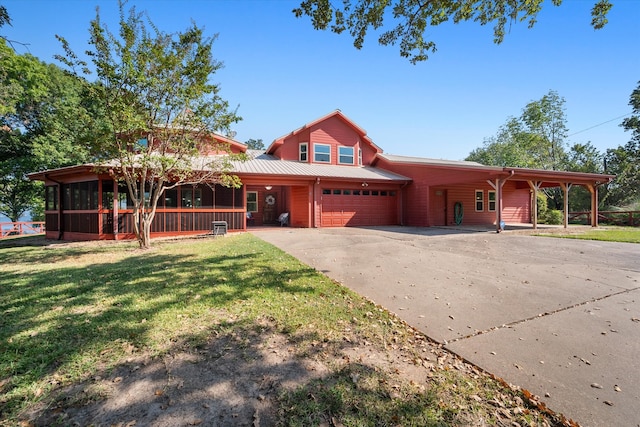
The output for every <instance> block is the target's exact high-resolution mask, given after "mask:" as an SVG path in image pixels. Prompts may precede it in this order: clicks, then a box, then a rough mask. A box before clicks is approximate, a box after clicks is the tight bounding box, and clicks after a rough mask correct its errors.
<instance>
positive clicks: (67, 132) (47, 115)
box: [0, 39, 90, 221]
mask: <svg viewBox="0 0 640 427" xmlns="http://www.w3.org/2000/svg"><path fill="white" fill-rule="evenodd" d="M0 64H2V67H1V68H0V101H2V102H0V213H2V214H4V215H6V216H7V217H9V218H10V219H11V220H12V221H18V220H19V218H20V217H21V216H22V215H23V214H25V213H26V212H28V211H30V212H31V213H32V216H33V213H34V211H42V201H43V199H44V198H43V186H42V183H40V182H33V181H30V180H29V179H27V177H26V175H27V174H28V173H30V172H36V171H40V170H45V169H53V168H57V167H62V166H68V165H72V164H77V163H82V162H85V161H87V160H89V154H90V144H88V143H87V141H88V140H89V139H88V137H87V135H88V132H87V130H88V127H87V122H89V120H88V117H89V103H87V99H86V94H87V85H86V82H85V81H84V80H82V79H79V78H78V77H76V76H72V75H70V74H69V73H68V72H66V71H64V70H62V69H61V68H59V67H57V66H55V65H52V64H45V63H44V62H42V61H40V60H38V58H35V57H34V56H32V55H29V54H25V55H18V54H17V53H16V52H15V51H14V50H13V49H11V48H10V47H9V46H8V45H7V44H6V42H5V41H4V40H2V39H0Z"/></svg>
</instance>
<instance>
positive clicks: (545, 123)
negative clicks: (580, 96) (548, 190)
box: [521, 90, 567, 170]
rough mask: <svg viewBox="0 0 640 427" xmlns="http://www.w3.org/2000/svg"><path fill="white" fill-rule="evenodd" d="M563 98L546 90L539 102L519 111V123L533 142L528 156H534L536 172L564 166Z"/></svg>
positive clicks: (565, 135)
mask: <svg viewBox="0 0 640 427" xmlns="http://www.w3.org/2000/svg"><path fill="white" fill-rule="evenodd" d="M564 103H565V99H564V98H563V97H561V96H560V95H558V92H556V91H553V90H550V91H549V93H547V94H546V95H544V96H543V97H542V98H541V99H540V100H539V101H532V102H530V103H529V104H527V106H526V107H525V108H524V110H523V111H522V116H521V120H522V122H523V124H524V125H525V127H526V129H527V131H528V132H529V134H530V135H534V138H535V141H534V143H533V144H532V147H535V151H534V152H533V153H532V154H534V156H536V157H537V159H536V163H537V166H536V167H538V168H540V169H549V170H559V169H563V168H564V165H565V164H566V147H565V145H566V144H565V142H564V140H565V138H566V137H567V118H566V116H565V111H564Z"/></svg>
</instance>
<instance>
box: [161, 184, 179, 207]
mask: <svg viewBox="0 0 640 427" xmlns="http://www.w3.org/2000/svg"><path fill="white" fill-rule="evenodd" d="M164 207H165V208H177V207H178V189H177V188H172V189H170V190H164Z"/></svg>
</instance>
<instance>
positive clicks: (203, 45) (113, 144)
mask: <svg viewBox="0 0 640 427" xmlns="http://www.w3.org/2000/svg"><path fill="white" fill-rule="evenodd" d="M119 7H120V20H119V32H118V34H114V33H112V32H110V31H109V29H108V28H107V27H106V26H105V25H104V24H103V23H102V22H101V20H100V13H99V10H98V11H97V12H96V18H95V19H94V20H93V21H91V26H90V34H91V37H90V41H89V43H90V46H91V47H90V50H89V51H88V52H87V54H88V55H89V57H90V58H91V61H92V62H93V66H94V68H95V73H96V74H97V78H98V85H97V86H96V90H95V91H94V97H95V99H97V100H99V101H100V103H101V104H102V105H103V108H104V115H105V117H106V121H105V124H106V126H104V127H103V128H102V132H97V133H96V134H95V136H94V137H95V143H96V145H97V146H98V147H99V148H100V152H101V153H102V155H103V156H104V157H105V158H109V159H110V160H108V161H106V162H104V164H103V166H104V170H105V171H106V170H108V171H110V172H111V173H112V174H113V175H114V177H115V178H116V179H118V180H119V181H120V182H124V183H125V184H126V187H127V189H128V192H129V196H130V198H131V200H132V202H133V216H134V230H135V234H136V237H137V240H138V243H139V244H140V247H141V248H147V247H149V246H150V231H151V224H152V222H153V219H154V217H155V212H156V206H157V203H158V200H160V198H161V196H162V195H163V193H164V191H165V190H167V189H170V188H173V187H176V186H178V185H181V184H188V183H193V184H195V183H200V182H207V183H208V184H210V185H214V184H216V183H218V184H222V185H226V186H235V187H237V186H239V185H240V183H239V180H238V178H237V177H236V176H233V175H230V174H228V173H227V171H228V170H229V165H230V163H229V160H230V159H231V156H229V155H223V153H225V152H226V149H225V147H214V146H213V145H214V143H212V142H211V141H212V139H211V136H212V134H213V133H214V132H217V133H227V132H229V130H230V126H231V124H232V123H235V122H237V121H238V120H240V117H238V116H237V115H236V113H235V111H232V110H230V109H229V105H228V102H227V101H225V100H223V99H222V98H221V97H220V96H219V90H220V89H219V86H218V85H216V84H213V83H211V82H210V79H211V77H212V76H213V74H214V73H215V72H216V71H217V70H218V69H220V68H221V67H222V63H221V62H218V61H216V60H214V58H213V54H212V47H213V42H214V40H215V37H205V36H204V33H203V30H202V29H201V28H198V27H197V26H196V25H195V24H193V25H192V26H191V27H189V28H187V29H186V30H185V31H184V32H179V33H175V34H168V33H165V32H162V31H160V30H159V29H158V28H157V27H156V26H155V25H154V24H153V23H152V22H151V21H150V20H149V19H148V17H147V16H146V14H141V13H138V12H137V11H136V10H135V8H131V9H130V10H129V11H128V13H127V12H126V11H125V10H124V4H123V2H120V4H119ZM60 39H61V41H62V43H63V47H64V48H65V50H66V52H67V55H66V58H61V59H63V60H65V62H66V63H67V65H70V66H74V65H81V66H83V68H84V69H85V72H88V71H87V70H86V68H87V67H86V64H84V63H82V62H81V61H78V60H77V59H76V57H75V55H74V54H73V52H72V51H71V50H70V48H69V46H68V44H67V43H66V41H65V40H64V39H63V38H61V37H60ZM96 129H98V127H96ZM203 144H205V145H206V144H208V148H207V149H206V151H207V152H208V153H218V154H219V155H213V156H209V157H204V156H200V155H199V154H200V152H201V150H202V149H203Z"/></svg>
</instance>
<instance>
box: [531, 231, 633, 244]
mask: <svg viewBox="0 0 640 427" xmlns="http://www.w3.org/2000/svg"><path fill="white" fill-rule="evenodd" d="M541 235H544V236H549V237H560V238H565V239H582V240H601V241H605V242H623V243H640V228H633V227H602V228H594V229H590V230H589V231H581V232H579V233H563V232H558V233H552V234H542V233H541Z"/></svg>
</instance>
